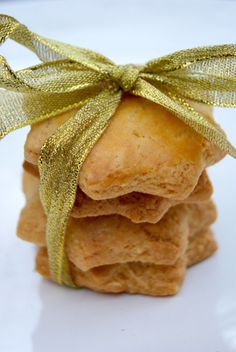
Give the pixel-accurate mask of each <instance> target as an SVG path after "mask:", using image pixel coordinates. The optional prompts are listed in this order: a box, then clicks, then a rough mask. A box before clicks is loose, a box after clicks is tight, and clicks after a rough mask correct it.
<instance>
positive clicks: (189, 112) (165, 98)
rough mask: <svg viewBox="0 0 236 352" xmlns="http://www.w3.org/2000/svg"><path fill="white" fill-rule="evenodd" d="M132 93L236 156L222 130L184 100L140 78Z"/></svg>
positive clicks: (235, 150)
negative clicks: (167, 112)
mask: <svg viewBox="0 0 236 352" xmlns="http://www.w3.org/2000/svg"><path fill="white" fill-rule="evenodd" d="M132 93H133V94H135V95H138V96H141V97H143V98H146V99H148V100H151V101H153V102H154V103H157V104H160V105H162V106H163V107H165V108H166V109H167V110H169V111H171V112H172V113H173V114H175V115H176V116H177V117H178V118H179V119H181V120H182V121H183V122H184V123H186V124H187V125H188V126H190V127H191V128H193V129H194V130H195V131H196V132H198V133H199V134H200V135H202V136H203V137H205V138H206V139H207V140H209V141H210V142H211V143H213V144H215V145H217V146H218V147H219V148H221V149H222V150H223V151H225V152H226V153H228V154H230V155H231V156H232V157H233V158H236V149H235V148H234V147H233V146H232V144H231V143H230V142H229V141H228V140H227V138H226V136H225V134H224V132H223V131H221V130H220V129H219V128H217V126H216V125H215V124H213V123H212V122H211V121H209V120H208V119H207V118H206V117H204V116H203V115H201V114H199V113H198V112H197V111H196V110H195V109H194V108H193V107H192V106H191V105H190V104H189V103H188V102H187V101H186V100H184V99H182V98H180V97H177V96H174V95H172V96H169V95H167V94H165V93H163V92H162V91H160V90H159V89H157V88H155V87H154V86H153V85H151V84H150V83H148V82H146V81H144V80H143V79H141V78H140V79H138V80H137V82H136V86H135V88H134V89H133V90H132Z"/></svg>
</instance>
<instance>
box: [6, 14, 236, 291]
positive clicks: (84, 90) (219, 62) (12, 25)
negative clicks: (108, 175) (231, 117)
mask: <svg viewBox="0 0 236 352" xmlns="http://www.w3.org/2000/svg"><path fill="white" fill-rule="evenodd" d="M7 39H12V40H14V41H15V42H17V43H19V44H20V45H23V46H24V47H26V48H28V49H30V50H31V51H33V52H34V53H35V54H36V55H37V57H38V58H39V59H40V60H41V62H42V63H40V64H38V65H35V66H32V67H29V68H26V69H23V70H18V71H14V70H13V69H12V68H11V67H10V66H9V64H8V63H7V61H6V59H5V58H4V57H3V56H0V87H1V88H2V89H1V90H0V138H2V137H4V136H5V135H6V134H8V133H9V132H11V131H13V130H16V129H18V128H20V127H23V126H25V125H31V124H34V123H37V122H40V121H42V120H45V119H48V118H51V117H55V116H56V115H58V114H60V113H63V112H65V111H69V110H72V109H75V108H76V109H79V110H78V111H77V112H76V113H75V114H74V116H72V117H71V118H70V119H69V120H68V121H66V122H65V123H64V124H62V125H61V126H60V127H59V128H58V129H57V131H56V132H55V133H54V134H53V135H52V136H51V137H50V138H48V140H47V141H46V142H45V144H44V145H43V146H42V148H41V151H40V157H39V172H40V198H41V201H42V204H43V207H44V210H45V213H46V215H47V227H46V243H47V248H48V255H49V267H50V272H51V277H52V279H53V280H54V281H56V282H57V283H59V284H65V285H68V286H71V287H74V283H73V281H72V278H71V275H70V272H69V266H68V258H67V256H66V254H65V251H64V245H65V235H66V228H67V223H68V219H69V215H70V211H71V209H72V207H73V204H74V201H75V194H76V188H77V182H78V177H79V172H80V168H81V166H82V164H83V162H84V160H85V158H86V157H87V155H88V154H89V152H90V151H91V149H92V148H93V146H94V144H95V143H96V142H97V140H98V139H99V137H100V136H101V135H102V133H103V131H104V130H105V129H106V128H107V126H108V124H109V120H110V118H111V117H112V116H113V114H114V113H115V111H116V109H117V107H118V105H119V103H120V100H121V97H122V94H123V92H129V93H130V94H134V95H136V96H140V97H143V98H146V99H148V100H151V101H153V102H154V103H157V104H160V105H162V106H163V107H165V108H166V109H167V110H169V111H171V112H172V113H174V114H175V115H176V116H177V117H178V118H179V119H181V120H182V121H183V122H184V123H186V124H187V125H189V126H190V127H191V128H193V129H194V130H195V131H196V132H198V133H199V134H201V135H202V136H203V137H205V138H206V139H208V140H209V141H210V142H211V143H214V144H216V145H217V146H219V147H220V148H221V149H222V150H224V151H225V152H226V153H228V154H230V155H231V156H233V157H234V158H236V149H235V148H234V147H233V146H232V145H231V144H230V142H229V141H228V140H227V138H226V136H225V134H224V132H223V131H222V130H221V129H220V128H218V127H217V126H216V125H215V124H214V123H212V122H211V121H210V120H208V119H207V118H205V117H204V116H203V115H201V114H200V113H198V112H197V111H196V110H195V109H194V108H193V107H192V106H191V105H190V104H189V101H191V100H192V101H195V102H200V103H205V104H208V105H212V106H221V107H236V46H235V45H233V44H226V45H218V46H208V47H199V48H194V49H187V50H181V51H178V52H175V53H173V54H169V55H166V56H163V57H160V58H157V59H154V60H152V61H149V62H147V63H146V64H145V65H143V66H139V67H136V66H134V65H115V64H114V63H113V62H112V61H110V60H109V59H108V58H106V57H104V56H103V55H101V54H98V53H96V52H93V51H90V50H86V49H82V48H79V47H75V46H72V45H69V44H66V43H62V42H58V41H55V40H52V39H48V38H45V37H42V36H39V35H38V34H36V33H33V32H31V31H30V30H29V29H28V28H27V27H26V26H25V25H23V24H21V23H20V22H18V21H17V20H16V19H14V18H13V17H10V16H7V15H0V44H3V43H4V42H5V41H6V40H7Z"/></svg>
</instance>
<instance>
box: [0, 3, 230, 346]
mask: <svg viewBox="0 0 236 352" xmlns="http://www.w3.org/2000/svg"><path fill="white" fill-rule="evenodd" d="M0 11H1V12H2V13H7V14H10V15H12V16H15V17H17V18H18V19H19V20H20V21H22V22H24V23H26V24H27V25H28V26H29V27H30V29H32V30H33V31H36V32H38V33H40V34H42V35H45V36H48V37H53V38H56V39H58V40H63V41H67V42H70V43H73V44H77V45H79V46H82V47H87V48H90V49H93V50H97V51H100V52H102V53H103V54H105V55H107V56H109V57H110V58H112V59H113V60H115V61H116V62H117V63H130V62H135V63H136V62H137V63H142V62H145V61H146V60H148V59H151V58H154V57H156V56H160V55H162V54H166V53H168V52H171V51H174V50H179V49H181V48H188V47H195V46H198V45H204V44H218V43H230V42H236V20H235V13H236V2H234V1H209V2H207V1H198V2H193V1H185V2H174V1H171V2H170V1H155V0H152V1H151V0H146V1H144V0H143V1H138V0H137V1H125V0H117V1H108V0H107V1H105V0H103V1H92V0H89V1H88V0H87V1H86V0H84V1H75V0H74V1H72V0H65V1H36V0H35V1H20V0H16V1H3V0H0ZM0 53H1V54H2V55H4V56H6V57H7V58H8V60H9V61H10V63H11V65H12V66H13V67H14V68H23V67H26V66H27V65H32V64H35V63H36V62H37V60H36V59H35V57H34V56H33V55H32V54H31V53H29V52H27V51H26V50H24V49H22V48H20V47H19V46H17V45H15V44H13V43H6V45H4V47H2V48H0ZM215 114H216V118H217V120H218V122H220V123H221V125H222V126H223V127H224V129H225V130H226V131H227V133H228V136H229V138H230V139H231V141H234V143H235V144H236V116H235V115H236V111H235V110H233V109H231V110H227V109H226V110H223V109H217V110H216V112H215ZM26 133H27V128H25V129H23V130H20V131H17V132H15V133H13V134H11V135H10V136H8V137H6V138H5V139H4V140H3V141H2V142H1V143H0V165H1V166H0V167H1V169H0V241H1V245H0V351H1V352H41V351H43V352H48V351H50V352H51V351H57V352H61V351H82V352H110V351H114V352H116V351H117V352H118V351H119V352H121V351H122V352H123V351H124V352H126V351H127V352H157V351H160V352H173V351H175V352H228V351H236V254H235V253H236V230H235V216H236V212H235V209H236V201H235V196H236V186H235V180H236V161H234V160H233V159H232V158H230V157H227V158H226V159H225V160H223V161H222V162H221V163H220V164H218V165H216V166H214V167H213V168H211V169H210V170H209V173H210V176H211V177H212V180H213V183H214V187H215V193H214V199H215V201H216V202H217V205H218V209H219V219H218V221H217V223H216V224H215V225H214V229H215V233H216V236H217V238H218V241H219V245H220V248H219V251H218V253H217V254H216V255H215V256H214V257H212V258H211V259H209V260H207V261H205V262H204V263H202V264H200V265H197V266H195V267H193V268H192V269H190V270H189V271H188V274H187V278H186V281H185V284H184V287H183V288H182V290H181V292H180V293H179V294H178V295H177V296H175V297H172V298H151V297H143V296H138V295H136V296H129V295H117V296H113V295H103V294H96V293H93V292H90V291H87V290H70V289H66V288H62V287H58V286H57V285H55V284H52V283H49V282H46V281H44V280H42V279H41V278H40V277H39V275H38V274H36V273H35V272H34V256H35V249H34V247H33V246H32V245H30V244H28V243H24V242H23V241H21V240H19V239H17V238H16V236H15V228H16V222H17V218H18V214H19V211H20V208H21V207H22V206H23V204H24V198H23V195H22V193H21V182H20V179H21V163H22V160H23V144H24V140H25V136H26Z"/></svg>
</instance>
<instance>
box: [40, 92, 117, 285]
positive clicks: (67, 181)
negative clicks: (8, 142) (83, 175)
mask: <svg viewBox="0 0 236 352" xmlns="http://www.w3.org/2000/svg"><path fill="white" fill-rule="evenodd" d="M121 94H122V93H121V91H117V90H116V91H112V90H104V91H103V92H101V93H99V94H98V95H97V96H95V97H94V98H91V99H89V100H88V101H87V103H86V104H85V105H84V106H83V107H82V108H81V109H80V110H79V111H78V112H77V113H76V114H75V115H74V116H73V117H72V118H70V119H69V120H68V121H67V122H65V123H64V124H63V125H62V126H61V127H60V128H58V130H57V131H56V133H55V134H54V135H52V136H51V137H50V138H49V139H48V140H47V141H46V143H45V144H44V145H43V147H42V149H41V153H40V159H39V171H40V181H41V184H40V196H41V201H42V204H43V206H44V210H45V213H46V215H47V229H46V242H47V248H48V255H49V266H50V270H51V277H52V279H53V280H54V281H56V282H57V283H59V284H62V283H63V284H65V285H68V286H71V287H73V286H74V284H73V282H72V279H71V275H70V273H69V268H68V259H67V256H66V254H65V250H64V248H65V238H66V230H67V225H68V220H69V215H70V211H71V209H72V207H73V204H74V201H75V195H76V189H77V184H78V177H79V172H80V169H81V166H82V164H83V162H84V160H85V158H86V157H87V155H88V154H89V152H90V151H91V149H92V148H93V146H94V144H95V143H96V142H97V140H98V139H99V138H100V136H101V135H102V133H103V131H104V130H105V129H106V127H107V126H108V123H109V120H110V118H111V117H112V115H113V114H114V113H115V110H116V108H117V106H118V104H119V102H120V99H121Z"/></svg>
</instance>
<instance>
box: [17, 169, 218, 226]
mask: <svg viewBox="0 0 236 352" xmlns="http://www.w3.org/2000/svg"><path fill="white" fill-rule="evenodd" d="M24 165H25V166H24V167H25V171H24V174H23V190H24V193H25V195H26V199H28V200H29V201H30V199H31V198H32V197H33V198H34V200H35V199H36V198H37V199H39V176H38V171H37V170H35V169H34V168H32V165H28V164H26V163H24ZM212 192H213V189H212V185H211V182H210V180H209V178H208V176H207V173H206V171H204V172H203V173H202V175H201V176H200V178H199V181H198V183H197V185H196V187H195V189H194V191H193V192H192V193H191V194H190V195H189V197H188V198H186V199H185V200H183V203H198V202H203V201H206V200H208V199H209V198H210V197H211V195H212ZM179 203H180V201H177V200H174V199H170V198H163V197H158V196H153V195H149V194H144V193H138V192H133V193H130V194H127V195H124V196H120V197H117V198H112V199H104V200H93V199H91V198H89V197H88V196H86V194H85V193H84V192H82V191H81V190H80V189H79V188H78V189H77V194H76V200H75V204H74V207H73V210H72V212H71V216H72V217H74V218H86V217H93V216H101V215H113V214H118V215H122V216H124V217H127V218H128V219H130V220H131V221H133V222H135V223H140V222H149V223H153V224H155V223H157V222H158V221H160V219H161V218H162V217H163V216H164V215H165V214H166V212H167V211H168V210H169V209H170V208H171V207H172V206H175V205H177V204H179Z"/></svg>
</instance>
